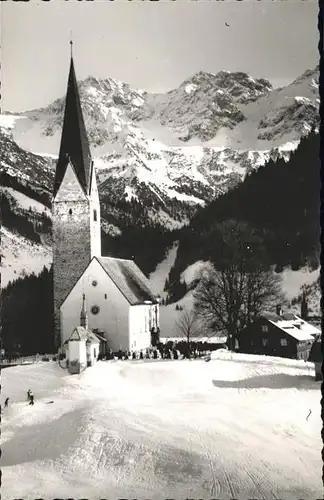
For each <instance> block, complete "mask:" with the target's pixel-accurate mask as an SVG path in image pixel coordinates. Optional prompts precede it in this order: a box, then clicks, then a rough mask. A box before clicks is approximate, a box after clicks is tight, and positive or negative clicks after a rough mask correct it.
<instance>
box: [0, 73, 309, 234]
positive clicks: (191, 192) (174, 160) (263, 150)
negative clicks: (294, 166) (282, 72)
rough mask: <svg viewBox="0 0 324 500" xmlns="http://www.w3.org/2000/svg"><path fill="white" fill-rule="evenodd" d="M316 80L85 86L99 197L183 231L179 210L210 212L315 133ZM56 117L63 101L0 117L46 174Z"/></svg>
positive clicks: (57, 130) (204, 79) (216, 78)
mask: <svg viewBox="0 0 324 500" xmlns="http://www.w3.org/2000/svg"><path fill="white" fill-rule="evenodd" d="M317 80H318V69H317V68H316V69H315V70H313V71H306V72H305V73H304V74H303V75H302V76H301V77H299V78H297V79H296V80H295V81H294V82H292V83H291V84H290V85H288V86H287V87H283V88H280V89H273V88H272V86H271V84H270V82H268V81H267V80H264V79H259V80H254V79H253V78H251V77H250V76H248V75H246V74H245V73H229V72H224V71H221V72H219V73H217V74H215V75H214V74H210V73H204V72H200V73H198V74H196V75H194V76H192V77H191V78H189V79H187V80H186V81H184V82H183V83H182V84H181V85H180V86H179V87H178V88H177V89H174V90H171V91H170V92H166V93H165V94H150V93H147V92H144V91H141V90H134V89H131V88H130V87H129V85H127V84H124V83H121V82H119V81H117V80H114V79H112V78H107V79H103V80H98V79H96V78H93V77H89V78H87V79H86V80H83V81H82V82H80V83H79V87H80V97H81V103H82V109H83V112H84V116H85V122H86V127H87V132H88V135H89V140H90V144H91V149H92V154H93V156H94V158H95V163H96V166H97V170H98V174H99V181H100V182H101V188H100V189H101V193H102V195H106V196H107V197H108V198H109V197H115V198H116V199H120V198H121V197H125V199H128V200H130V199H131V198H132V197H134V198H135V199H139V200H140V201H142V202H145V203H146V204H149V205H150V207H151V210H150V214H149V215H150V217H152V218H153V219H154V218H156V220H160V221H161V223H162V224H164V225H165V224H166V225H168V223H169V225H170V222H171V225H172V224H176V225H179V224H180V225H181V223H183V222H186V217H183V218H184V220H183V221H182V220H181V217H182V215H181V213H182V210H181V207H182V206H184V205H185V206H187V207H188V206H191V207H195V206H197V205H201V204H204V203H205V202H208V201H209V200H211V199H212V198H214V197H215V196H217V195H218V194H220V193H223V192H225V191H227V190H228V189H229V188H230V187H231V186H233V185H235V184H236V183H237V182H240V181H241V180H242V179H243V178H244V176H245V174H246V172H248V171H249V170H251V169H253V168H255V167H257V166H259V165H262V164H264V162H265V161H266V160H268V159H269V157H270V156H272V155H276V154H278V152H279V154H282V155H284V156H286V157H287V156H289V152H290V151H291V150H292V149H294V148H295V147H296V146H297V144H298V140H299V138H300V137H301V135H303V134H304V133H306V132H307V131H308V130H309V128H310V127H312V126H313V125H316V124H317V121H318V111H317V108H318V103H317V101H318V93H317ZM63 111H64V98H63V97H62V98H60V99H58V100H56V101H55V102H53V103H52V104H50V105H49V106H48V107H46V108H43V109H38V110H33V111H30V112H26V113H23V114H22V115H20V116H18V117H13V116H11V117H8V116H6V117H4V118H5V120H7V122H6V126H7V130H8V129H9V128H10V127H11V134H12V139H13V140H14V141H15V143H16V144H18V145H19V146H20V148H22V150H25V151H29V152H32V153H34V154H37V155H40V156H41V157H43V158H44V160H45V161H44V162H42V165H41V166H42V167H43V165H44V172H45V171H47V170H48V169H49V168H51V169H52V168H53V167H52V158H51V157H52V156H55V155H57V153H58V149H59V141H60V134H61V128H62V120H63ZM8 120H9V121H8ZM10 120H11V121H10ZM2 123H3V121H2ZM8 123H9V125H8ZM7 139H8V134H7ZM15 147H17V146H15ZM45 165H46V167H45ZM27 166H28V162H26V168H27ZM23 171H24V169H23ZM171 200H172V202H173V204H175V207H176V208H175V209H174V207H173V210H170V201H171ZM175 214H177V215H175Z"/></svg>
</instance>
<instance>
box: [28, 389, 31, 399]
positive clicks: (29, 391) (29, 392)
mask: <svg viewBox="0 0 324 500" xmlns="http://www.w3.org/2000/svg"><path fill="white" fill-rule="evenodd" d="M31 393H32V391H31V390H30V389H28V391H27V401H30V395H31Z"/></svg>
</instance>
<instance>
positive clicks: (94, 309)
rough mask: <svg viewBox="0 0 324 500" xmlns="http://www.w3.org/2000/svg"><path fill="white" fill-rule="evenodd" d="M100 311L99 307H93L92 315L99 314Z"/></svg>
mask: <svg viewBox="0 0 324 500" xmlns="http://www.w3.org/2000/svg"><path fill="white" fill-rule="evenodd" d="M99 311H100V308H99V307H98V306H92V307H91V312H92V314H98V312H99Z"/></svg>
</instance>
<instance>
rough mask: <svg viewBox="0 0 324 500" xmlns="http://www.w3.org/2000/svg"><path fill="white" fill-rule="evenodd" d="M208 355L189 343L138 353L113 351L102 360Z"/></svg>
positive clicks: (154, 348) (183, 357) (153, 348)
mask: <svg viewBox="0 0 324 500" xmlns="http://www.w3.org/2000/svg"><path fill="white" fill-rule="evenodd" d="M205 354H206V352H205V350H200V349H198V348H197V346H193V345H188V343H187V342H179V343H176V342H168V343H167V344H162V343H159V344H158V345H157V346H156V347H151V348H148V349H143V350H138V351H135V350H133V351H122V350H121V349H120V350H119V351H117V352H113V351H112V350H111V349H109V351H108V352H107V354H106V356H100V358H101V359H123V360H127V359H128V360H141V359H191V358H194V359H196V358H199V357H201V356H204V355H205Z"/></svg>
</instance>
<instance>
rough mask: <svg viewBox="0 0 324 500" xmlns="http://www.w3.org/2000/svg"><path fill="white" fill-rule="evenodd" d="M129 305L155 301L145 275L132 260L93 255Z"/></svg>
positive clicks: (155, 298) (155, 296)
mask: <svg viewBox="0 0 324 500" xmlns="http://www.w3.org/2000/svg"><path fill="white" fill-rule="evenodd" d="M95 258H96V259H97V260H98V262H99V263H100V264H101V266H102V267H103V269H104V270H105V271H106V273H107V274H108V276H109V277H110V279H111V280H112V281H113V282H114V284H115V285H116V286H117V288H118V289H119V290H120V292H121V293H122V294H123V295H124V297H125V298H126V299H127V301H128V302H129V303H130V305H136V304H142V303H143V302H145V301H151V302H157V299H158V298H159V296H158V295H157V294H156V293H155V292H153V290H152V288H151V286H150V283H149V281H148V279H147V277H146V276H145V275H144V274H143V273H142V271H141V270H140V269H139V267H138V266H137V265H136V264H135V262H134V261H132V260H126V259H116V258H113V257H95Z"/></svg>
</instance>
